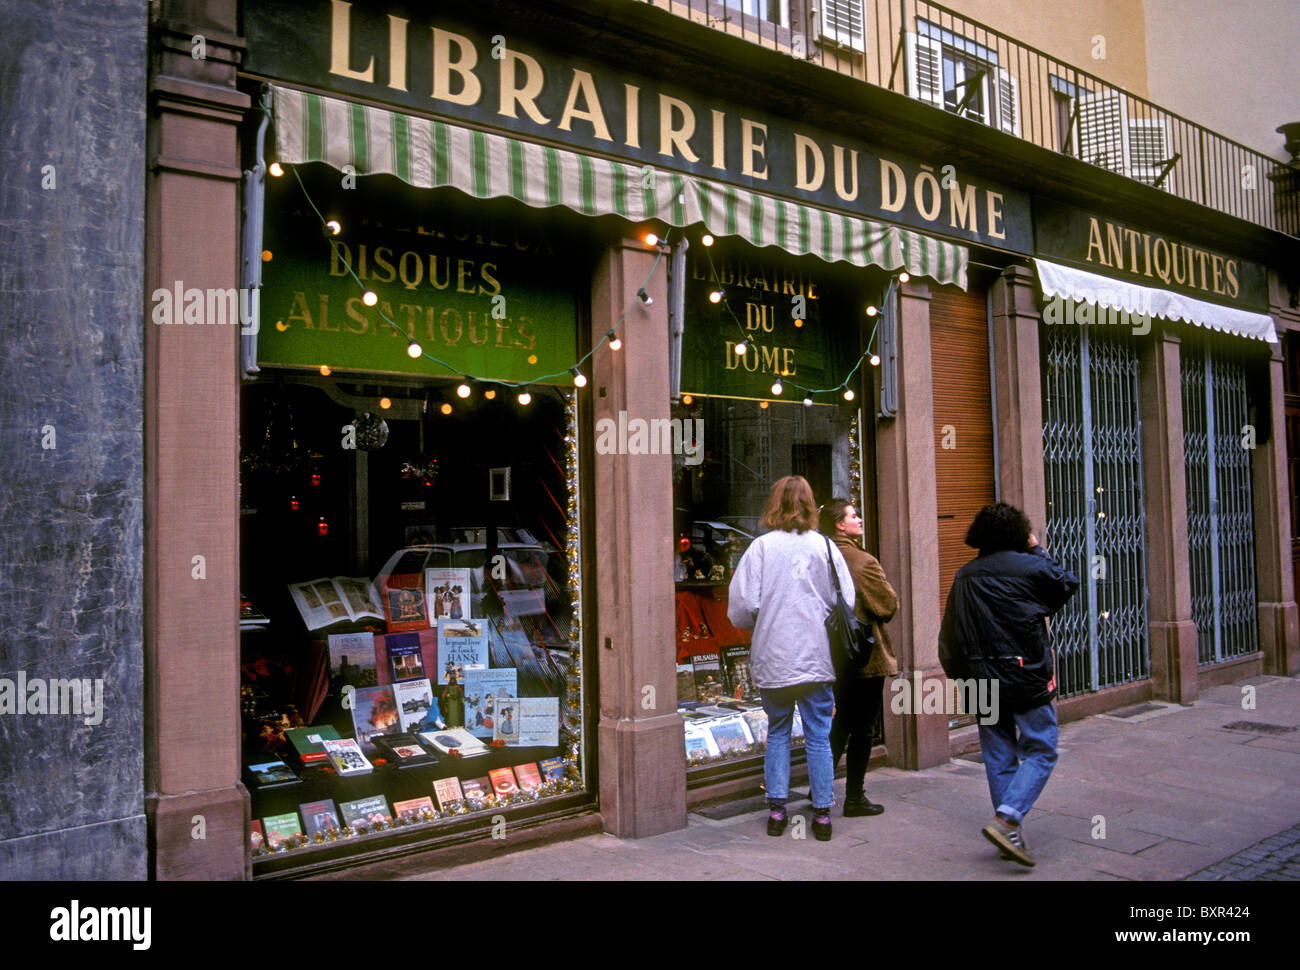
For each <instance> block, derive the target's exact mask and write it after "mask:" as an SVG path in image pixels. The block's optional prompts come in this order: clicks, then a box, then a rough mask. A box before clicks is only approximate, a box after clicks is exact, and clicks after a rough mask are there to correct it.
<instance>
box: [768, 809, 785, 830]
mask: <svg viewBox="0 0 1300 970" xmlns="http://www.w3.org/2000/svg"><path fill="white" fill-rule="evenodd" d="M789 824H790V817H789V816H788V815H786V813H785V812H784V811H783V812H781V813H780V815H777V814H776V813H775V812H769V813H768V815H767V834H768V835H782V834H784V832H785V827H786V826H787V825H789Z"/></svg>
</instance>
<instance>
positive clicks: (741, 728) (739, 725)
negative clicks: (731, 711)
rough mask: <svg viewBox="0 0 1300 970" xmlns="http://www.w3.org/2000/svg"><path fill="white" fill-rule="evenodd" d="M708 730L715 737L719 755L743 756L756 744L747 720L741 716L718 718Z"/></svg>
mask: <svg viewBox="0 0 1300 970" xmlns="http://www.w3.org/2000/svg"><path fill="white" fill-rule="evenodd" d="M708 730H709V733H710V734H712V735H713V741H714V743H715V744H716V745H717V746H718V752H719V754H723V755H736V754H743V753H745V752H747V751H748V750H749V748H750V746H751V745H752V744H753V743H754V739H753V737H752V736H751V735H750V733H749V727H748V725H746V724H745V719H744V718H743V717H741V716H740V715H739V714H735V715H732V716H731V717H721V718H718V719H717V720H716V721H713V722H711V723H710V724H709V725H708Z"/></svg>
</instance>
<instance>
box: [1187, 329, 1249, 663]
mask: <svg viewBox="0 0 1300 970" xmlns="http://www.w3.org/2000/svg"><path fill="white" fill-rule="evenodd" d="M1182 386H1183V453H1184V457H1185V459H1186V463H1187V544H1188V553H1189V558H1190V561H1191V573H1192V619H1193V620H1194V621H1195V622H1196V637H1197V661H1198V663H1200V664H1212V663H1218V662H1220V661H1223V660H1228V659H1231V658H1232V657H1239V656H1241V655H1242V654H1246V653H1253V652H1254V651H1256V650H1258V649H1259V639H1258V635H1257V629H1256V612H1255V521H1254V514H1253V511H1252V504H1251V486H1250V456H1251V454H1252V448H1251V447H1250V445H1251V444H1253V442H1250V441H1249V439H1247V438H1246V437H1245V435H1246V434H1247V431H1246V425H1247V424H1248V422H1249V417H1248V415H1247V410H1246V407H1247V405H1246V369H1245V366H1244V365H1243V363H1242V361H1241V359H1240V357H1239V355H1237V354H1234V353H1233V352H1232V350H1231V349H1230V348H1229V347H1227V346H1223V345H1220V344H1218V343H1217V342H1215V343H1211V342H1210V341H1209V340H1208V339H1207V338H1205V337H1204V336H1203V335H1200V334H1197V335H1189V336H1188V338H1187V339H1185V340H1184V342H1183V345H1182Z"/></svg>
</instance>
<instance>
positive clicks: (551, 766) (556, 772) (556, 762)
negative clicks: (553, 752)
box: [537, 758, 564, 781]
mask: <svg viewBox="0 0 1300 970" xmlns="http://www.w3.org/2000/svg"><path fill="white" fill-rule="evenodd" d="M537 766H538V767H539V768H540V769H541V770H542V777H543V778H545V779H546V780H547V781H559V780H560V779H561V778H563V777H564V759H563V758H543V759H542V760H541V761H540V762H538V765H537Z"/></svg>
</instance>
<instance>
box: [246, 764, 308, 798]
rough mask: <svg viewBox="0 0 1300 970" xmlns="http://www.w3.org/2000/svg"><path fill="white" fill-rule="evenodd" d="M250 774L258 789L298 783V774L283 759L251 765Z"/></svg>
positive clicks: (249, 767)
mask: <svg viewBox="0 0 1300 970" xmlns="http://www.w3.org/2000/svg"><path fill="white" fill-rule="evenodd" d="M248 774H249V777H250V778H252V780H253V784H254V786H255V787H256V790H258V791H261V790H262V789H265V788H282V787H284V786H285V785H296V784H297V783H298V776H297V774H295V773H294V770H293V769H292V768H290V767H289V766H288V765H287V764H285V763H284V762H283V761H263V762H261V763H259V764H255V765H249V766H248Z"/></svg>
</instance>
